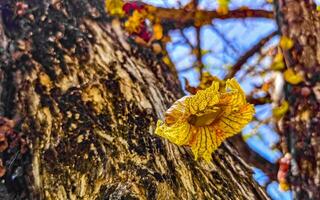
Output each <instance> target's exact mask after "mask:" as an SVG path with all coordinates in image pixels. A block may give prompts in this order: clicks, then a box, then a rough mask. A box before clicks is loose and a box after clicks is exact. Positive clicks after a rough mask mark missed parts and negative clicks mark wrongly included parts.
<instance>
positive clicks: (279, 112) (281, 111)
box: [272, 101, 289, 119]
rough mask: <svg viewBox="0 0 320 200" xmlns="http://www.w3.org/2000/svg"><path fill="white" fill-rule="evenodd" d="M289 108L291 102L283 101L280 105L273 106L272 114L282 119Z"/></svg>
mask: <svg viewBox="0 0 320 200" xmlns="http://www.w3.org/2000/svg"><path fill="white" fill-rule="evenodd" d="M288 109H289V103H288V102H287V101H283V102H282V104H281V105H280V106H278V107H275V108H273V110H272V114H273V116H274V117H275V118H276V119H280V118H281V117H283V116H284V115H285V114H286V112H287V111H288Z"/></svg>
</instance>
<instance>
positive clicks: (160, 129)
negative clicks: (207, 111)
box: [155, 120, 192, 145]
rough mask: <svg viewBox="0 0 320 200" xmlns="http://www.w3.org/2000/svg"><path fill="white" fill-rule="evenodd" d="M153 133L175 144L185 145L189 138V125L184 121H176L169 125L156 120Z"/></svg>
mask: <svg viewBox="0 0 320 200" xmlns="http://www.w3.org/2000/svg"><path fill="white" fill-rule="evenodd" d="M155 133H156V134H157V135H159V136H161V137H164V138H167V139H168V140H169V141H170V142H172V143H174V144H177V145H187V144H188V142H189V141H190V138H191V136H192V135H191V125H190V124H189V123H188V122H186V121H181V120H179V121H177V122H176V123H174V124H173V125H171V126H168V125H166V124H165V123H163V122H162V121H161V120H158V123H157V128H156V130H155Z"/></svg>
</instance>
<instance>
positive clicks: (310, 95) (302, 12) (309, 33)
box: [277, 0, 320, 200]
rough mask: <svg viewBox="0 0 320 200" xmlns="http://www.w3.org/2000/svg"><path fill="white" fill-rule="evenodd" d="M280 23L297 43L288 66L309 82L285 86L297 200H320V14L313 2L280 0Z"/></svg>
mask: <svg viewBox="0 0 320 200" xmlns="http://www.w3.org/2000/svg"><path fill="white" fill-rule="evenodd" d="M278 8H279V12H278V13H277V14H278V22H279V25H280V29H281V32H282V34H283V35H285V36H287V37H289V38H291V39H292V40H293V41H294V47H293V48H292V49H290V50H289V51H288V52H286V54H285V56H284V57H285V61H286V65H287V66H288V67H291V68H293V69H294V70H295V71H296V72H297V73H301V74H304V79H305V81H304V82H303V83H301V84H298V85H291V84H286V85H285V97H286V99H287V100H288V102H289V105H290V109H289V112H288V113H287V115H286V116H285V118H284V120H283V126H282V128H283V133H284V134H283V135H282V141H283V144H285V145H284V149H283V151H284V152H290V153H291V155H292V160H291V174H290V176H289V182H290V183H291V185H292V189H293V191H294V193H295V198H296V199H304V200H305V199H306V200H307V199H320V193H319V191H320V148H319V147H320V131H319V128H320V17H319V16H320V15H319V11H316V5H315V4H314V3H313V2H312V1H302V0H300V1H292V0H279V2H278Z"/></svg>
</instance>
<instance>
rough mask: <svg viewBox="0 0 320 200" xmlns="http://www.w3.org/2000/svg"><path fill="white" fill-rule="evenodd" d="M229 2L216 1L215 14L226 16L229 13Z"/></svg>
mask: <svg viewBox="0 0 320 200" xmlns="http://www.w3.org/2000/svg"><path fill="white" fill-rule="evenodd" d="M229 3H230V0H218V8H217V12H218V13H219V14H221V15H226V14H228V12H229Z"/></svg>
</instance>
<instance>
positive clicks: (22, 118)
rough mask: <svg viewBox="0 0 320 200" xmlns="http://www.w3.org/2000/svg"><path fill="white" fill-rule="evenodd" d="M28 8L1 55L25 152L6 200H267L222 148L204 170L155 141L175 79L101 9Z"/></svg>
mask: <svg viewBox="0 0 320 200" xmlns="http://www.w3.org/2000/svg"><path fill="white" fill-rule="evenodd" d="M28 3H29V6H31V7H35V6H37V7H38V8H37V9H36V10H34V11H33V17H34V19H32V17H31V18H30V19H29V18H28V17H26V16H24V17H22V18H21V19H20V18H18V19H16V20H17V23H18V22H25V23H23V24H24V25H25V26H24V27H21V24H19V23H18V24H17V27H16V28H17V29H14V30H13V31H12V33H11V34H10V35H9V36H8V38H7V39H8V41H9V45H7V46H3V47H4V48H5V49H4V52H3V53H2V58H4V59H3V60H6V62H1V75H2V79H1V85H0V91H1V115H2V116H5V117H8V118H14V119H16V120H19V122H20V123H18V125H17V127H16V129H17V130H18V131H20V132H21V135H22V136H23V137H25V138H26V139H27V141H28V145H29V151H28V153H26V154H19V152H18V154H19V159H16V160H14V161H13V162H14V163H15V164H14V165H12V166H7V165H6V167H8V168H9V167H11V168H10V170H9V171H8V172H7V173H6V175H5V176H4V177H3V178H2V179H3V182H1V187H0V189H1V191H3V192H2V195H3V196H5V195H6V197H5V198H8V199H23V198H28V199H54V200H56V199H61V200H64V199H86V200H89V199H268V197H267V196H266V194H265V192H264V191H263V189H262V188H260V187H259V186H258V185H257V184H256V183H255V181H254V180H253V178H252V171H251V168H250V166H248V165H246V164H245V163H244V162H243V161H242V160H241V159H240V158H239V156H238V155H237V153H236V152H235V151H234V150H233V148H231V147H230V146H229V145H227V144H224V145H223V146H222V147H221V148H219V150H218V151H217V152H216V153H214V154H213V162H212V163H210V164H206V163H204V162H202V161H195V160H194V159H193V157H192V154H191V153H190V150H189V149H188V148H183V147H180V148H179V147H177V146H175V145H173V144H171V143H169V142H167V141H166V140H164V139H161V138H159V137H157V136H155V135H154V128H155V123H156V120H157V118H161V117H162V113H163V112H164V111H165V110H166V108H168V107H169V105H170V104H171V103H172V102H173V101H174V100H175V99H177V98H179V97H180V96H181V95H182V92H181V89H180V86H179V83H178V80H177V77H176V75H175V73H174V70H172V69H169V68H168V67H167V66H165V65H164V64H163V63H161V62H159V61H158V59H157V58H156V56H155V55H153V54H152V53H151V52H150V50H148V49H143V48H141V47H138V46H136V45H135V44H134V43H132V42H130V39H128V37H127V36H126V35H125V33H124V32H122V31H121V27H120V23H119V22H117V21H116V20H111V19H109V18H107V17H105V13H104V11H103V2H102V1H76V0H70V1H63V2H62V3H61V2H60V3H56V4H55V5H50V4H48V3H46V1H40V0H39V1H30V2H28ZM29 17H30V16H29ZM2 28H4V29H6V28H8V27H7V26H6V25H3V26H2ZM30 33H32V34H30ZM8 155H11V154H8ZM2 159H3V160H4V161H5V162H6V163H8V160H10V159H11V158H10V157H8V158H5V157H2ZM18 168H19V170H20V173H19V174H18V175H16V172H17V170H18ZM14 175H16V176H15V177H14V178H13V176H14Z"/></svg>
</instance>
